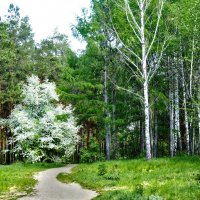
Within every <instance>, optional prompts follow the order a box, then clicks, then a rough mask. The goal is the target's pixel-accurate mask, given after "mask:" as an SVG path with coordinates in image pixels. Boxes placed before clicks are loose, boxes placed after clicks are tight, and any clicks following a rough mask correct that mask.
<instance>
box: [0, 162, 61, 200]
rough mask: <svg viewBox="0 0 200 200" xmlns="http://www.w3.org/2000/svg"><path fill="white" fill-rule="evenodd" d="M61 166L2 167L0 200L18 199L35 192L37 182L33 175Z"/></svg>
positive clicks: (21, 164)
mask: <svg viewBox="0 0 200 200" xmlns="http://www.w3.org/2000/svg"><path fill="white" fill-rule="evenodd" d="M60 166H63V165H61V164H47V163H37V164H25V163H16V164H12V165H0V199H4V200H5V199H6V200H8V199H16V198H17V197H20V196H23V195H26V194H29V193H31V192H33V187H34V185H35V184H36V180H35V179H34V177H33V175H34V173H35V172H39V171H42V170H45V169H49V168H53V167H60Z"/></svg>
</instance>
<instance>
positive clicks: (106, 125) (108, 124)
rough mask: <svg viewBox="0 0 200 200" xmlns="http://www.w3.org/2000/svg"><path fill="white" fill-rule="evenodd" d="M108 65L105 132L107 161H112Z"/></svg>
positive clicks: (105, 72) (105, 90) (105, 89)
mask: <svg viewBox="0 0 200 200" xmlns="http://www.w3.org/2000/svg"><path fill="white" fill-rule="evenodd" d="M106 65H107V63H106V62H105V69H104V103H105V117H106V119H105V132H106V138H105V140H106V159H107V160H110V148H111V135H110V123H109V119H110V113H109V110H108V88H107V66H106Z"/></svg>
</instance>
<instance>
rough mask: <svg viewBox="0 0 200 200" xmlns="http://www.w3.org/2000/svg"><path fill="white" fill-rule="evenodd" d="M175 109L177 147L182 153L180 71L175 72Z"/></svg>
mask: <svg viewBox="0 0 200 200" xmlns="http://www.w3.org/2000/svg"><path fill="white" fill-rule="evenodd" d="M174 98H175V99H174V103H175V105H174V108H175V116H174V117H175V134H176V136H175V145H177V142H178V144H179V149H180V151H182V140H181V133H180V119H179V117H180V115H179V81H178V70H176V71H175V92H174ZM177 139H178V141H177Z"/></svg>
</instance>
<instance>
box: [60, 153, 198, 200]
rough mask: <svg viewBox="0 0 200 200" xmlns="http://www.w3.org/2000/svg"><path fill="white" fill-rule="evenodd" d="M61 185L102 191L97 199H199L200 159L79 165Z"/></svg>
mask: <svg viewBox="0 0 200 200" xmlns="http://www.w3.org/2000/svg"><path fill="white" fill-rule="evenodd" d="M57 178H58V179H59V180H60V181H62V182H66V183H68V182H78V183H80V184H81V185H82V186H84V187H85V188H90V189H94V190H96V191H98V192H99V194H100V195H99V196H98V197H97V198H95V199H98V200H108V199H109V200H111V199H112V200H147V199H149V200H161V199H166V200H199V199H200V158H198V157H176V158H159V159H154V160H151V161H146V160H145V159H136V160H121V161H110V162H98V163H93V164H80V165H78V166H77V167H76V168H74V169H73V170H72V173H71V174H60V175H58V177H57Z"/></svg>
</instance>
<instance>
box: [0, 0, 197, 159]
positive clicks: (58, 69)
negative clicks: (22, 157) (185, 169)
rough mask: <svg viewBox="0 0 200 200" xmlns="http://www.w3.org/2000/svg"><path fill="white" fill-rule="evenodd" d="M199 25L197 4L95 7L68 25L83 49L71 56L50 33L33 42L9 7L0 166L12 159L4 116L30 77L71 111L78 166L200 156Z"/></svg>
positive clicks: (99, 3) (0, 34) (3, 34)
mask: <svg viewBox="0 0 200 200" xmlns="http://www.w3.org/2000/svg"><path fill="white" fill-rule="evenodd" d="M199 22H200V2H199V0H182V1H180V0H166V1H164V0H152V1H139V0H138V1H126V0H124V1H123V0H116V1H114V2H113V1H112V0H92V1H91V11H90V12H87V10H83V14H82V16H80V17H78V18H77V24H76V25H74V26H73V28H72V31H73V33H74V36H75V37H77V38H79V39H80V40H85V41H86V42H87V47H86V49H85V50H84V51H82V52H81V53H80V54H79V55H77V54H76V53H75V52H73V51H72V50H71V49H70V47H69V44H68V39H67V36H66V35H63V34H60V33H59V32H57V31H55V32H54V34H53V35H52V36H51V37H48V38H46V39H44V40H42V41H41V42H40V43H36V42H35V41H34V33H33V32H32V29H31V25H30V24H29V18H28V17H21V16H20V9H19V8H18V7H16V6H14V5H10V7H9V9H8V15H7V16H6V17H5V18H3V19H1V21H0V118H1V129H0V163H10V162H12V161H14V160H15V155H14V154H12V153H9V152H7V151H5V150H7V149H8V150H11V149H12V148H13V147H12V145H10V144H9V142H8V140H9V138H10V137H12V133H11V132H10V129H9V127H8V126H7V123H6V119H8V118H9V115H10V113H11V110H12V109H13V108H14V106H15V105H16V104H18V103H20V102H21V97H20V94H21V86H22V84H23V82H24V81H26V77H27V76H30V75H31V74H35V75H38V77H39V78H40V79H41V80H44V79H46V78H47V79H49V81H52V82H55V83H56V85H57V92H58V93H59V95H60V98H61V101H62V103H63V104H65V105H68V104H69V103H71V104H72V105H73V106H74V108H75V114H76V117H77V119H78V124H79V125H81V128H80V130H79V133H78V134H79V135H80V138H81V140H80V143H79V145H78V146H77V148H76V152H75V154H74V156H73V160H74V161H76V162H79V161H80V162H93V161H96V160H104V159H107V160H110V159H121V158H134V157H139V156H145V155H146V157H147V159H151V158H153V157H161V156H175V155H177V154H188V155H194V154H200V59H199V57H200V41H199V39H200V38H199V31H200V23H199ZM6 152H7V153H6Z"/></svg>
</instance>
